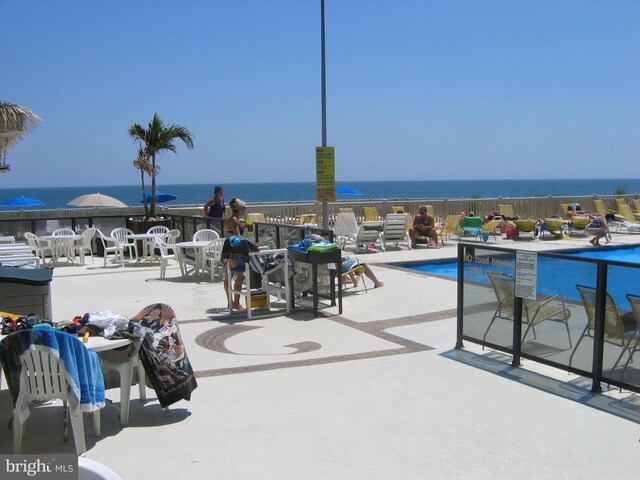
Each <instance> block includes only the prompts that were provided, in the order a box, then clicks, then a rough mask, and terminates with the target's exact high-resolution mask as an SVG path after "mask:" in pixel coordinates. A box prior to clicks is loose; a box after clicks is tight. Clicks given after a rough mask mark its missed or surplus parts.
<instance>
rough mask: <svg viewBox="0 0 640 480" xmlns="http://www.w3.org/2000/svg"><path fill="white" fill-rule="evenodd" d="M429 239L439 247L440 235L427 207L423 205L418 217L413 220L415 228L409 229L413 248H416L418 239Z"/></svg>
mask: <svg viewBox="0 0 640 480" xmlns="http://www.w3.org/2000/svg"><path fill="white" fill-rule="evenodd" d="M418 236H421V237H429V238H430V239H431V241H432V242H433V243H434V244H435V246H436V248H437V247H438V233H437V232H436V228H435V222H434V220H433V217H432V216H431V215H429V213H428V212H427V207H426V206H424V205H422V206H421V207H420V210H419V213H418V215H416V216H415V218H414V219H413V228H411V229H409V238H410V239H411V247H412V248H416V237H418Z"/></svg>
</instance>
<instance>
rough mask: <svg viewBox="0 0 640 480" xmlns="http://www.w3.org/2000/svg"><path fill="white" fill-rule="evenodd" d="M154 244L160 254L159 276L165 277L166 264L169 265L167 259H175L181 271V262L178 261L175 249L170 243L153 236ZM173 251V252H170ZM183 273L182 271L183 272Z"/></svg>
mask: <svg viewBox="0 0 640 480" xmlns="http://www.w3.org/2000/svg"><path fill="white" fill-rule="evenodd" d="M153 240H154V241H155V245H156V247H157V248H158V250H160V256H159V257H158V258H159V260H160V278H164V277H165V273H166V271H167V265H169V260H176V261H177V262H178V264H179V265H180V272H181V273H182V272H183V268H182V263H181V262H179V261H178V256H177V255H176V253H175V250H174V249H173V248H171V246H170V245H167V243H166V242H165V241H164V240H162V239H161V238H158V237H156V238H154V239H153ZM170 252H173V253H170ZM183 275H184V273H183Z"/></svg>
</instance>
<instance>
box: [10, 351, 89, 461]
mask: <svg viewBox="0 0 640 480" xmlns="http://www.w3.org/2000/svg"><path fill="white" fill-rule="evenodd" d="M20 363H21V364H22V371H21V373H20V390H19V393H18V399H17V401H16V405H21V404H22V403H23V402H35V401H40V402H42V401H49V400H56V399H59V400H62V402H63V404H64V408H65V409H67V408H68V407H67V400H68V398H69V396H68V393H67V390H68V389H69V386H68V383H67V372H66V370H65V366H64V362H63V361H62V360H60V358H59V357H57V356H55V355H53V354H51V353H50V349H48V348H46V347H44V346H42V345H36V344H33V345H31V348H30V349H29V350H27V351H26V352H24V353H23V354H22V355H21V356H20ZM92 416H93V430H94V434H95V436H96V437H99V436H100V410H95V411H94V412H93V413H92ZM67 418H69V419H70V420H71V428H72V430H73V439H74V441H75V444H76V452H77V454H78V455H82V454H83V453H84V452H86V451H87V447H86V443H85V440H84V421H83V418H82V411H78V412H76V414H75V415H74V413H73V412H72V411H71V410H68V416H67ZM23 434H24V423H23V421H22V420H21V417H20V415H19V414H18V408H14V409H13V453H16V454H17V453H20V452H21V450H22V437H23ZM65 439H66V429H65Z"/></svg>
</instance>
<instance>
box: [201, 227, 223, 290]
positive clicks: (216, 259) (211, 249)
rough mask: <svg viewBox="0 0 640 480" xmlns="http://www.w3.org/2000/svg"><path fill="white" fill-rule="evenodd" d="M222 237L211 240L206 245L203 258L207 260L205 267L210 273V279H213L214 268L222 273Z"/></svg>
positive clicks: (214, 274)
mask: <svg viewBox="0 0 640 480" xmlns="http://www.w3.org/2000/svg"><path fill="white" fill-rule="evenodd" d="M224 240H225V239H224V238H218V239H216V240H212V241H211V243H209V245H207V249H206V251H205V258H206V262H207V265H206V266H207V268H209V273H210V274H211V281H212V282H214V281H215V276H216V270H219V271H220V273H221V275H223V271H224V264H223V263H222V258H221V255H222V247H223V246H224Z"/></svg>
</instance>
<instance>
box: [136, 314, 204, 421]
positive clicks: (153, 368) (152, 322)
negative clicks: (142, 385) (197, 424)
mask: <svg viewBox="0 0 640 480" xmlns="http://www.w3.org/2000/svg"><path fill="white" fill-rule="evenodd" d="M131 321H132V322H139V323H140V325H141V326H142V327H146V328H148V329H150V330H151V331H152V332H153V335H145V337H144V340H143V341H142V345H141V347H140V361H141V362H142V365H143V366H144V370H145V373H146V375H147V378H148V379H149V382H150V383H151V386H152V388H153V389H154V390H155V392H156V395H157V397H158V401H159V402H160V406H162V407H163V408H164V407H168V406H169V405H172V404H174V403H176V402H178V401H180V400H190V399H191V392H192V391H193V390H195V389H196V388H197V387H198V383H197V382H196V378H195V376H194V374H193V369H192V368H191V363H190V362H189V358H188V357H187V352H186V350H185V348H184V343H183V342H182V336H181V335H180V329H179V328H178V322H177V320H176V314H175V312H174V311H173V309H172V308H171V307H170V306H169V305H165V304H162V303H156V304H153V305H149V306H148V307H146V308H144V309H142V310H141V311H140V312H139V313H138V314H136V315H134V316H133V317H131Z"/></svg>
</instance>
